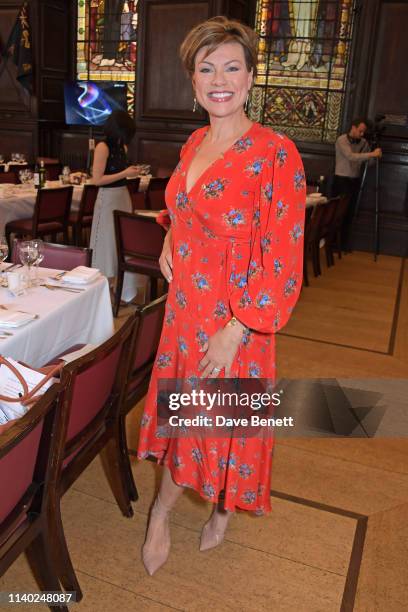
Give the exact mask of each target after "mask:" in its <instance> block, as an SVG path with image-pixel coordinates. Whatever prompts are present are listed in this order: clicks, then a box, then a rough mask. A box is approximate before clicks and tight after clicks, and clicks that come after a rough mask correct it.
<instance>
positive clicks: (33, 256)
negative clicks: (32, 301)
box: [18, 240, 38, 287]
mask: <svg viewBox="0 0 408 612" xmlns="http://www.w3.org/2000/svg"><path fill="white" fill-rule="evenodd" d="M18 254H19V257H20V261H21V263H22V264H23V266H27V269H28V283H27V286H28V287H31V286H32V282H31V266H32V265H33V264H35V262H36V261H37V259H38V251H37V249H36V248H35V247H34V245H33V244H32V242H31V240H24V241H23V242H21V243H20V245H19V249H18Z"/></svg>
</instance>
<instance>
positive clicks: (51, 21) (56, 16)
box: [37, 0, 70, 123]
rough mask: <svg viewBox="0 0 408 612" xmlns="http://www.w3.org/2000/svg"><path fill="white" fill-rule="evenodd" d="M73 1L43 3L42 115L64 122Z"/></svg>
mask: <svg viewBox="0 0 408 612" xmlns="http://www.w3.org/2000/svg"><path fill="white" fill-rule="evenodd" d="M69 4H70V3H69V2H68V3H67V2H62V1H61V0H42V1H40V4H39V7H38V8H39V14H38V25H39V37H40V49H39V54H38V56H39V57H38V60H39V75H38V80H37V85H38V100H39V109H38V110H39V117H40V118H41V119H42V120H43V121H44V120H53V121H55V120H60V121H61V122H62V123H63V122H64V81H65V80H66V79H67V78H69V67H70V65H69V59H68V56H69V53H68V51H69V48H70V37H69Z"/></svg>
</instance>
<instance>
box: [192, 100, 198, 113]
mask: <svg viewBox="0 0 408 612" xmlns="http://www.w3.org/2000/svg"><path fill="white" fill-rule="evenodd" d="M197 107H198V104H197V98H196V97H194V101H193V113H195V112H196V110H197Z"/></svg>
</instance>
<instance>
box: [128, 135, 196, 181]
mask: <svg viewBox="0 0 408 612" xmlns="http://www.w3.org/2000/svg"><path fill="white" fill-rule="evenodd" d="M185 140H186V135H185V134H183V133H181V134H180V133H169V132H163V133H151V132H140V133H137V135H136V137H135V148H134V151H135V152H136V155H137V157H136V158H135V157H133V155H134V153H132V150H130V151H129V155H130V157H131V159H132V160H133V161H134V162H135V163H148V164H150V165H151V167H152V172H153V174H156V172H157V171H158V169H159V168H162V169H163V168H165V169H168V170H170V171H173V170H174V168H175V167H176V166H177V164H178V161H179V158H180V149H181V147H182V146H183V144H184V142H185Z"/></svg>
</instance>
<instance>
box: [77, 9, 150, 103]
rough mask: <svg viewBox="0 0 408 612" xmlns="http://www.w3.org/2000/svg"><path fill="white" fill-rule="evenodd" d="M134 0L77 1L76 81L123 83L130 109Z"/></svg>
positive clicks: (134, 52)
mask: <svg viewBox="0 0 408 612" xmlns="http://www.w3.org/2000/svg"><path fill="white" fill-rule="evenodd" d="M137 3H138V2H137V0H133V1H132V0H129V1H127V2H126V1H124V0H78V21H77V78H78V79H79V80H88V79H89V80H91V81H125V82H127V84H128V110H129V112H130V113H133V110H134V92H135V80H136V55H137V19H138V14H137Z"/></svg>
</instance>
